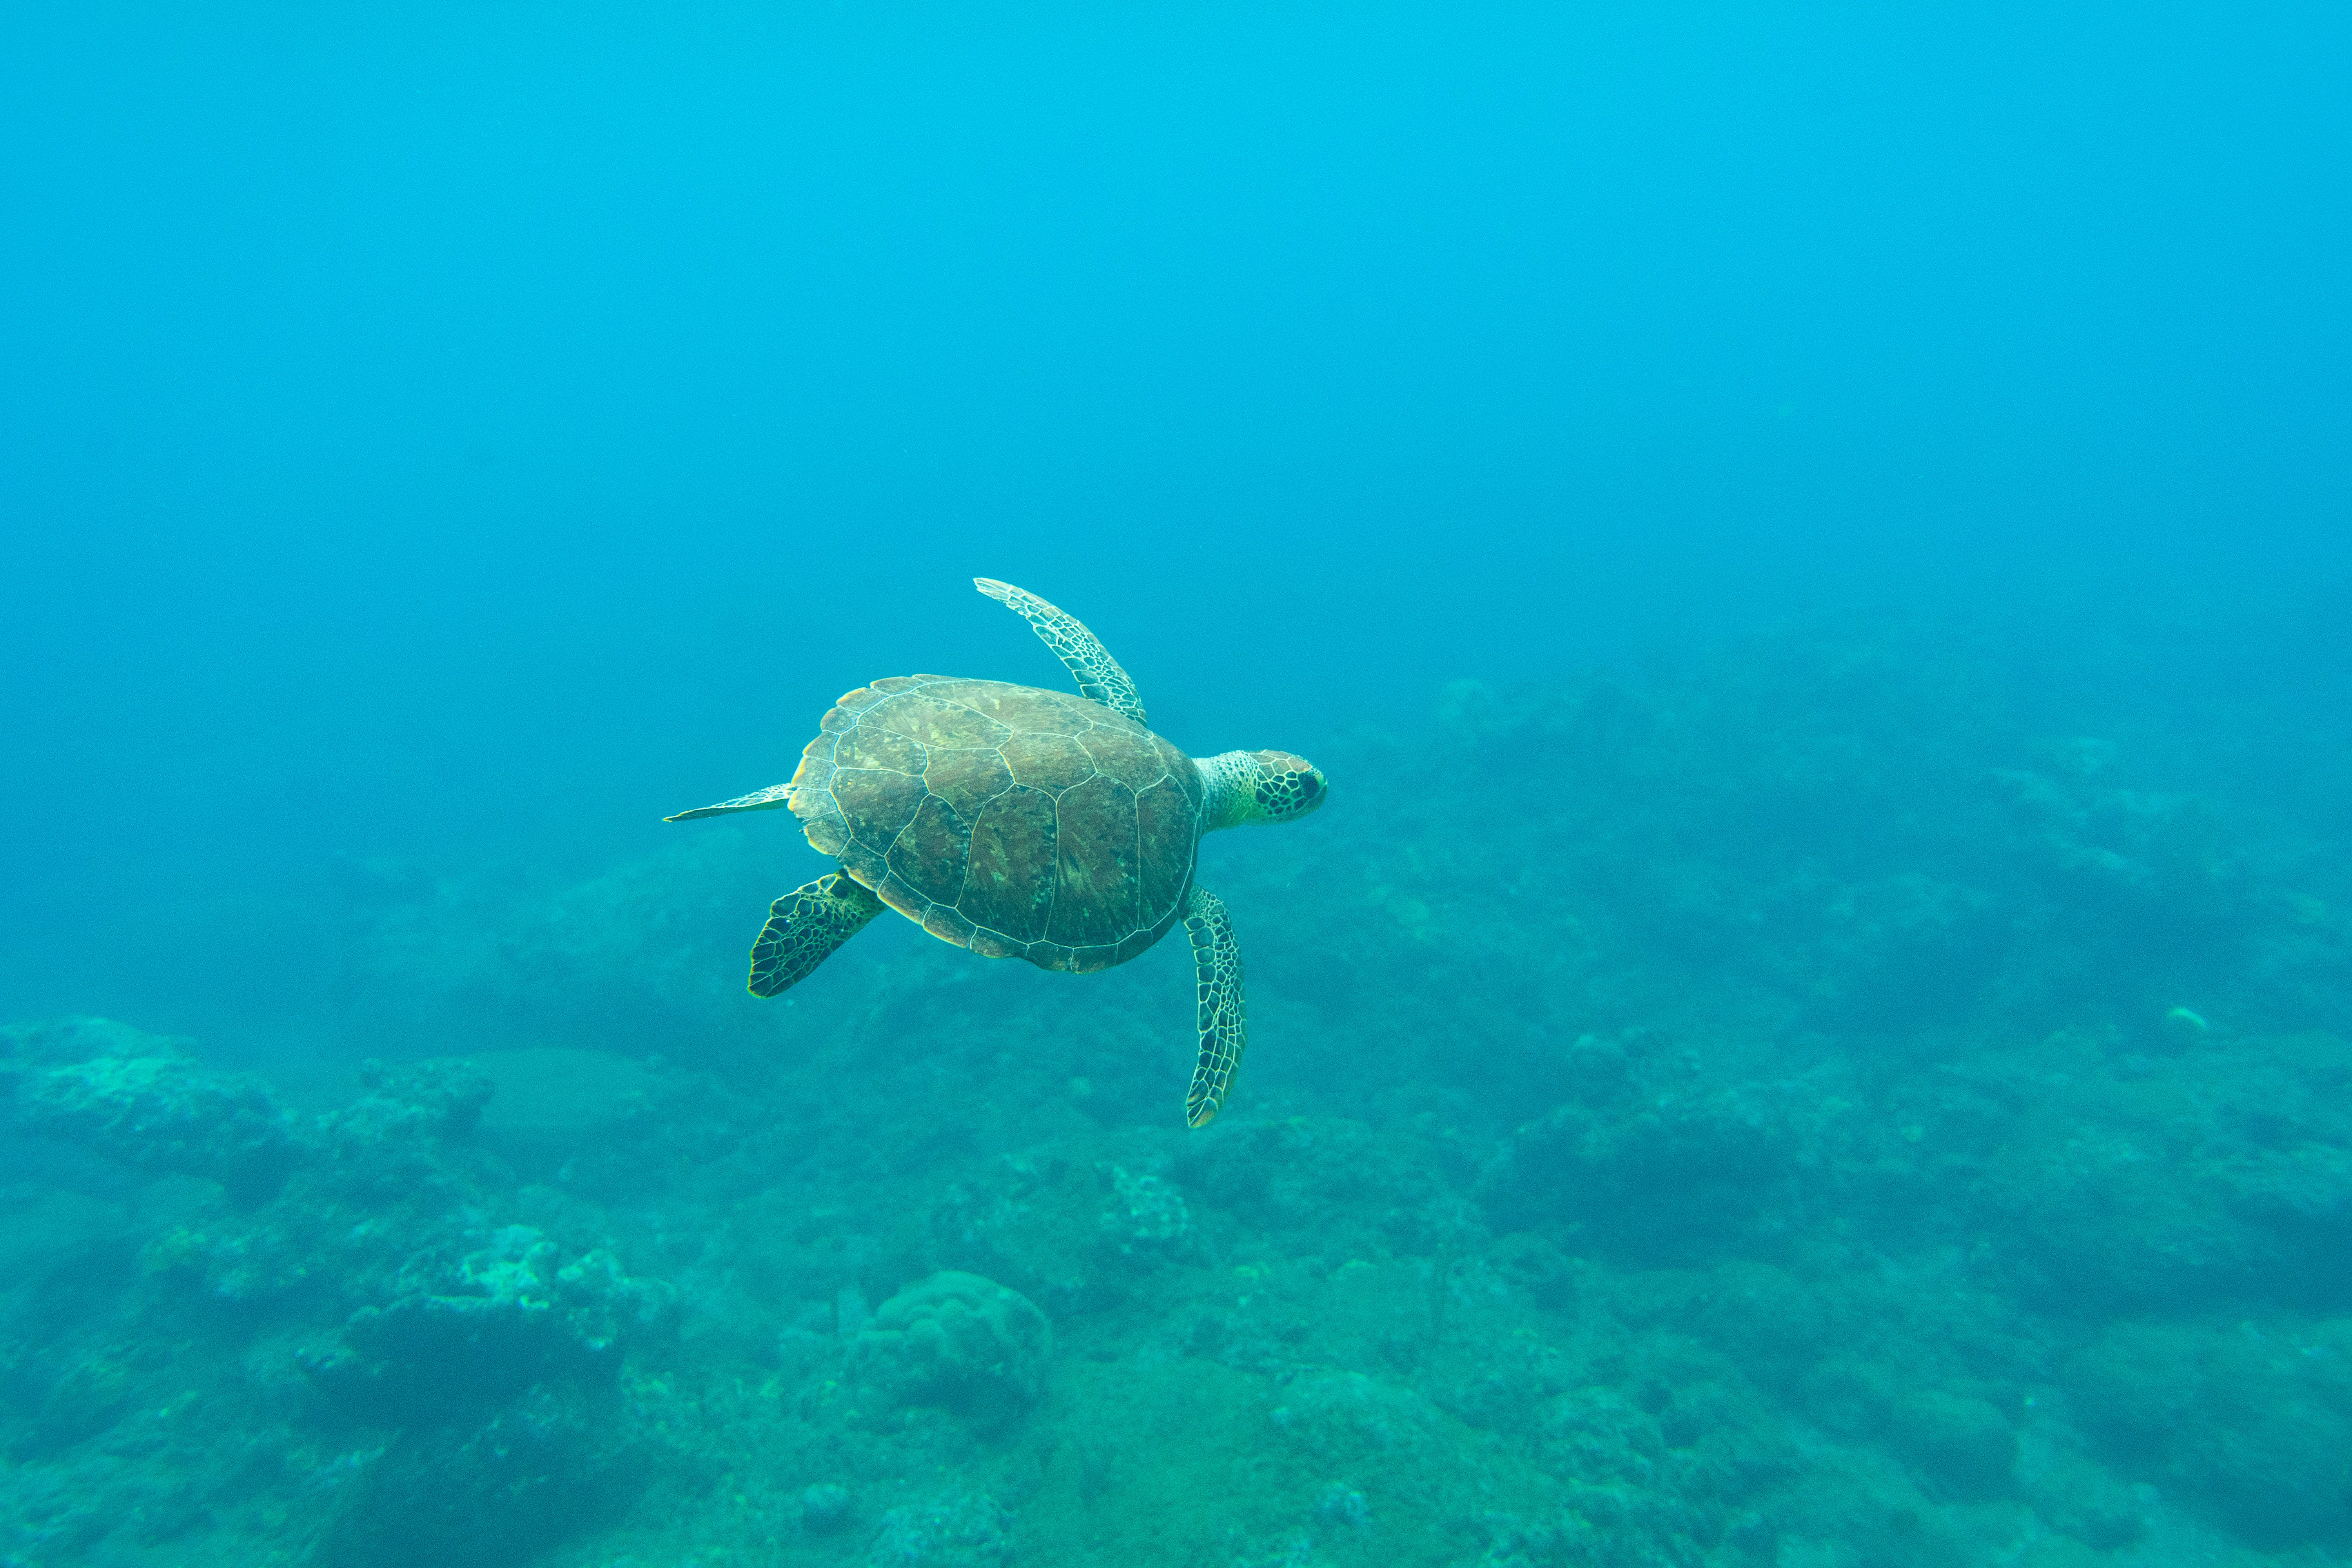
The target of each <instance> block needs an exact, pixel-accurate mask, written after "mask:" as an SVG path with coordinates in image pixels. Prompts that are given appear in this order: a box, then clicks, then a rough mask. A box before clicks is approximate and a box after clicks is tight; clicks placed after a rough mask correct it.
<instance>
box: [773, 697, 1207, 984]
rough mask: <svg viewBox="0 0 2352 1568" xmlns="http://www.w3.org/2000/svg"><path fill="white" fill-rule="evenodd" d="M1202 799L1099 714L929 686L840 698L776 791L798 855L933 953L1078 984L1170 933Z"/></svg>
mask: <svg viewBox="0 0 2352 1568" xmlns="http://www.w3.org/2000/svg"><path fill="white" fill-rule="evenodd" d="M1206 797H1207V790H1206V787H1205V785H1204V784H1203V783H1202V778H1201V771H1200V769H1199V768H1198V767H1197V766H1196V765H1195V764H1194V763H1193V762H1192V758H1190V757H1188V756H1186V755H1185V754H1184V753H1183V752H1181V751H1180V750H1178V749H1177V748H1176V747H1175V746H1172V745H1171V744H1170V743H1169V742H1166V741H1163V740H1161V739H1160V737H1159V736H1157V735H1155V734H1153V733H1152V732H1151V731H1149V730H1147V729H1145V728H1144V727H1143V726H1142V725H1140V724H1139V723H1137V722H1136V721H1133V720H1132V719H1129V718H1127V717H1125V716H1124V715H1122V714H1120V713H1118V712H1117V711H1116V710H1112V709H1110V708H1108V707H1107V706H1105V705H1104V704H1102V703H1099V702H1094V701H1089V700H1087V699H1086V698H1083V697H1071V696H1065V695H1064V694H1063V693H1061V692H1058V691H1041V690H1037V689H1034V688H1031V687H1026V686H1010V685H1007V684H1005V683H1004V682H1003V681H998V680H963V679H952V678H950V677H947V676H939V675H910V676H898V677H893V678H892V679H887V680H877V681H876V682H874V684H873V685H871V686H861V687H859V688H858V689H856V690H855V691H852V692H849V693H847V694H846V695H845V696H844V697H843V698H842V699H841V700H839V701H838V702H836V703H835V704H834V707H833V710H832V711H831V712H829V713H827V714H826V715H825V716H824V722H823V723H822V724H821V725H820V726H819V731H818V734H817V737H816V739H815V740H814V741H811V742H809V743H808V746H807V748H806V749H805V750H804V751H803V752H802V753H801V765H800V771H799V772H798V773H794V774H793V782H792V808H793V813H794V815H796V816H799V817H800V819H801V824H802V826H803V829H804V830H805V831H806V832H807V834H808V841H809V843H810V844H812V845H813V846H814V847H816V848H817V849H818V850H819V851H820V852H822V853H824V854H826V855H830V856H832V857H833V858H835V859H837V860H839V861H840V862H841V863H842V865H843V866H844V867H845V868H847V869H848V871H849V874H850V875H851V876H853V877H855V878H856V879H858V880H859V881H861V882H863V883H865V884H866V886H867V887H869V888H871V889H874V891H875V893H876V895H877V896H878V897H879V898H880V899H881V900H882V901H883V902H884V903H886V904H887V905H889V906H890V907H891V908H892V909H894V910H898V912H899V913H900V914H902V915H905V916H906V917H907V918H908V920H910V921H915V922H916V923H917V924H918V925H919V926H921V927H922V928H923V929H924V930H925V931H929V932H930V933H931V934H932V935H933V936H936V937H939V938H940V939H941V940H943V941H946V942H954V943H955V944H956V945H957V946H959V947H968V948H970V949H971V950H972V951H973V952H978V953H981V954H982V955H983V956H986V957H989V958H1025V959H1027V960H1028V961H1029V962H1030V963H1034V964H1036V965H1037V966H1038V967H1039V968H1041V969H1066V970H1070V971H1073V972H1075V973H1081V974H1083V973H1090V972H1092V971H1094V970H1097V969H1108V968H1109V967H1110V966H1111V965H1112V964H1114V963H1125V962H1126V961H1127V960H1129V959H1130V958H1133V957H1134V956H1135V955H1136V954H1137V953H1139V952H1142V951H1143V950H1144V949H1145V948H1147V947H1150V945H1151V944H1152V943H1153V942H1158V941H1159V940H1160V938H1161V937H1163V936H1165V935H1167V934H1168V930H1169V928H1170V927H1171V926H1172V925H1174V924H1175V923H1176V921H1177V920H1178V918H1179V917H1180V916H1181V913H1182V911H1183V905H1184V895H1185V893H1186V892H1187V891H1188V890H1189V889H1190V887H1191V884H1192V852H1193V847H1194V846H1195V844H1196V843H1197V842H1198V841H1199V837H1200V831H1201V830H1200V821H1201V811H1202V805H1204V804H1205V802H1206Z"/></svg>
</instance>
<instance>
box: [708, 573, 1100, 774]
mask: <svg viewBox="0 0 2352 1568" xmlns="http://www.w3.org/2000/svg"><path fill="white" fill-rule="evenodd" d="M971 585H972V586H973V587H975V588H977V589H979V590H980V591H981V592H982V593H983V594H985V595H988V596H989V597H990V598H992V599H995V600H998V601H1000V602H1002V603H1003V604H1004V605H1008V606H1010V607H1011V608H1012V609H1013V611H1014V612H1015V613H1016V614H1018V615H1019V616H1021V617H1022V618H1023V619H1024V620H1025V621H1027V622H1028V623H1029V625H1030V626H1032V627H1034V629H1035V630H1036V633H1037V635H1038V636H1039V637H1043V638H1045V646H1046V647H1049V648H1052V649H1053V650H1054V654H1055V658H1059V659H1060V660H1061V661H1062V662H1063V663H1064V664H1066V665H1067V666H1068V667H1069V670H1070V673H1071V675H1073V676H1074V677H1076V679H1077V682H1078V694H1079V695H1080V696H1082V697H1091V698H1093V699H1094V700H1096V701H1097V702H1099V703H1101V704H1102V705H1103V706H1104V707H1106V708H1108V709H1112V710H1115V711H1117V712H1120V713H1124V714H1126V715H1127V716H1128V717H1129V718H1130V719H1132V720H1134V721H1136V722H1137V723H1139V724H1140V723H1143V722H1144V717H1143V699H1142V698H1141V697H1139V696H1138V695H1137V694H1136V689H1135V682H1134V681H1133V680H1131V679H1128V674H1127V671H1125V670H1123V669H1121V668H1119V667H1118V660H1117V659H1115V658H1111V656H1110V650H1109V649H1108V648H1107V647H1103V645H1102V639H1101V638H1099V637H1096V636H1095V634H1094V633H1092V632H1090V631H1088V630H1087V628H1086V626H1085V624H1084V623H1083V622H1081V621H1080V620H1079V619H1078V617H1077V616H1074V615H1072V614H1070V613H1069V612H1068V611H1067V610H1057V609H1055V607H1054V606H1053V605H1049V604H1047V603H1046V602H1045V600H1043V599H1041V598H1039V597H1038V596H1037V595H1034V594H1032V593H1029V592H1027V591H1026V590H1024V589H1021V588H1016V587H1014V586H1013V584H1010V583H1000V582H998V581H997V580H996V579H995V578H993V577H974V578H973V579H972V580H971ZM714 809H715V808H714Z"/></svg>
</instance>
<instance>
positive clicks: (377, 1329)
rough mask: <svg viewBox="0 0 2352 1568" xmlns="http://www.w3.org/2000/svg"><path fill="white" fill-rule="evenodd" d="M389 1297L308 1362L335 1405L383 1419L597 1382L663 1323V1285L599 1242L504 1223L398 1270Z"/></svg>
mask: <svg viewBox="0 0 2352 1568" xmlns="http://www.w3.org/2000/svg"><path fill="white" fill-rule="evenodd" d="M400 1287H401V1288H400V1289H399V1292H398V1294H397V1295H395V1296H394V1298H393V1299H392V1300H390V1301H388V1302H385V1303H384V1304H383V1305H380V1306H378V1305H370V1306H364V1307H362V1308H360V1309H359V1310H357V1311H355V1312H353V1313H352V1316H351V1319H350V1321H348V1322H347V1323H346V1324H345V1325H344V1327H343V1331H342V1334H341V1339H340V1340H339V1341H338V1342H336V1343H335V1344H334V1345H333V1346H332V1347H331V1349H329V1350H327V1351H325V1352H321V1353H319V1354H315V1355H314V1356H312V1357H311V1358H310V1363H309V1370H310V1373H311V1375H312V1377H313V1378H315V1379H316V1380H317V1381H318V1383H319V1385H320V1388H321V1389H322V1390H323V1391H324V1392H325V1393H326V1394H328V1395H329V1397H330V1398H331V1400H333V1401H334V1402H335V1403H336V1404H337V1405H339V1406H340V1407H341V1408H343V1409H344V1410H345V1411H346V1412H348V1413H349V1414H351V1415H354V1416H357V1417H359V1418H362V1419H365V1420H370V1421H375V1422H381V1423H383V1424H385V1425H406V1424H410V1423H414V1422H416V1421H420V1420H424V1421H430V1420H436V1419H446V1418H449V1417H452V1416H455V1415H461V1414H464V1413H466V1412H468V1411H473V1410H478V1409H481V1408H484V1407H487V1406H488V1405H494V1404H497V1403H499V1402H501V1401H503V1400H507V1399H511V1398H514V1397H516V1396H517V1395H519V1394H521V1393H523V1392H524V1391H525V1390H527V1389H530V1388H532V1387H534V1386H536V1385H540V1384H549V1383H566V1382H571V1383H583V1384H595V1383H600V1382H603V1381H604V1380H606V1379H607V1378H609V1377H610V1375H611V1373H613V1372H614V1370H615V1369H616V1368H617V1366H618V1364H619V1358H620V1352H621V1348H622V1345H623V1343H624V1342H625V1340H627V1339H628V1338H629V1337H631V1336H632V1335H634V1334H637V1333H641V1332H643V1331H646V1330H649V1329H652V1328H654V1327H656V1325H658V1324H660V1323H661V1322H663V1321H665V1319H666V1317H667V1313H668V1312H669V1310H670V1308H671V1305H672V1292H671V1291H670V1289H669V1288H668V1287H667V1286H666V1285H664V1284H662V1283H660V1282H659V1281H650V1280H644V1279H635V1278H632V1277H631V1276H629V1275H628V1274H626V1273H624V1272H623V1271H622V1269H621V1268H620V1265H619V1264H618V1262H617V1261H615V1260H614V1258H613V1256H612V1254H611V1253H609V1252H606V1251H604V1250H603V1249H602V1248H597V1249H593V1250H590V1251H588V1252H585V1253H582V1254H578V1255H568V1254H567V1253H566V1252H565V1251H564V1250H563V1249H562V1247H558V1246H557V1245H556V1244H555V1243H554V1242H552V1241H551V1240H549V1239H548V1238H547V1237H545V1236H543V1235H541V1233H540V1232H539V1231H537V1230H535V1229H533V1228H532V1227H531V1226H523V1225H513V1226H505V1227H503V1228H502V1229H500V1230H499V1231H498V1232H496V1233H495V1234H494V1235H493V1236H492V1237H490V1238H489V1245H488V1246H487V1247H481V1248H479V1249H478V1250H476V1251H473V1252H469V1253H467V1254H466V1255H464V1256H463V1257H460V1258H456V1259H454V1260H452V1259H445V1258H439V1257H436V1256H433V1255H431V1254H427V1255H424V1256H420V1257H419V1258H415V1259H413V1260H412V1261H411V1263H410V1264H409V1266H408V1267H407V1268H404V1270H403V1271H402V1275H401V1279H400Z"/></svg>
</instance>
